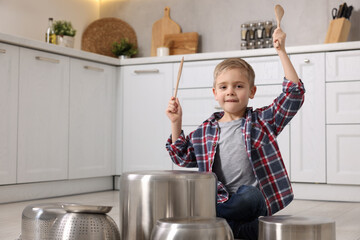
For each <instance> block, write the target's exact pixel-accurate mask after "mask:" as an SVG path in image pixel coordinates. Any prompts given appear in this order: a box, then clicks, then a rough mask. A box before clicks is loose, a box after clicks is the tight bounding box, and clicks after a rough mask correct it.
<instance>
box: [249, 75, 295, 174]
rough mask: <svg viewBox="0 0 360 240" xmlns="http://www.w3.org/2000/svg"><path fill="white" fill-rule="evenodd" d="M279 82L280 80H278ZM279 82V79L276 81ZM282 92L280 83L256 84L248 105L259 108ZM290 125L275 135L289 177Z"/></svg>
mask: <svg viewBox="0 0 360 240" xmlns="http://www.w3.org/2000/svg"><path fill="white" fill-rule="evenodd" d="M280 82H281V80H280ZM278 83H279V81H278ZM281 92H282V85H280V84H278V85H268V86H261V85H259V86H257V90H256V94H255V97H254V98H253V99H250V100H249V104H248V106H249V107H253V108H254V109H256V108H261V107H265V106H269V105H270V104H272V103H273V101H274V99H275V98H276V97H278V96H279V95H280V93H281ZM289 129H290V126H289V125H287V126H286V127H285V128H284V129H283V130H282V132H281V133H280V134H279V135H278V137H277V142H278V144H279V148H280V152H281V156H282V158H283V161H284V164H285V167H286V170H287V172H288V175H289V176H290V177H291V168H290V131H289Z"/></svg>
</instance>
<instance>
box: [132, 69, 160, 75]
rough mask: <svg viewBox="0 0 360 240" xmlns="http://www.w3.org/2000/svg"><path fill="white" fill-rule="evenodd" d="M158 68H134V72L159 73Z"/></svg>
mask: <svg viewBox="0 0 360 240" xmlns="http://www.w3.org/2000/svg"><path fill="white" fill-rule="evenodd" d="M159 72H160V71H159V69H149V70H135V71H134V73H136V74H143V73H159Z"/></svg>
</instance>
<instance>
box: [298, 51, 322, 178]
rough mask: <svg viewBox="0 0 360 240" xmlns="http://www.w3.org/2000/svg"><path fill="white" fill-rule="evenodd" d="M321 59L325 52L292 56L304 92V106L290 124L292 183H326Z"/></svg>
mask: <svg viewBox="0 0 360 240" xmlns="http://www.w3.org/2000/svg"><path fill="white" fill-rule="evenodd" d="M324 58H325V56H324V53H315V54H298V55H291V61H292V63H293V65H294V67H295V69H296V71H297V73H298V75H299V78H300V79H301V80H302V81H303V82H304V85H305V89H306V93H305V102H304V105H303V106H302V108H301V109H300V111H299V112H298V113H297V114H296V116H295V117H294V119H293V120H292V122H291V179H292V181H294V182H319V183H324V182H325V181H326V179H325V177H326V176H325V171H326V169H325V166H326V158H325V151H326V150H325V62H324Z"/></svg>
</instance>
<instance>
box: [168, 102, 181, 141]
mask: <svg viewBox="0 0 360 240" xmlns="http://www.w3.org/2000/svg"><path fill="white" fill-rule="evenodd" d="M166 115H167V116H168V118H169V119H170V121H171V136H172V137H171V139H172V142H173V143H174V142H175V141H176V140H177V139H178V138H179V136H180V134H181V125H182V109H181V106H180V102H179V99H178V98H176V99H175V98H174V97H171V99H170V101H169V105H168V108H167V109H166Z"/></svg>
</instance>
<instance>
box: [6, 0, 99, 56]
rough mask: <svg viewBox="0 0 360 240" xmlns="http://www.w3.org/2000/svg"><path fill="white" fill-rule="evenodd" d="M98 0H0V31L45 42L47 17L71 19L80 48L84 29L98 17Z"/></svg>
mask: <svg viewBox="0 0 360 240" xmlns="http://www.w3.org/2000/svg"><path fill="white" fill-rule="evenodd" d="M99 1H100V0H0V32H2V33H6V34H10V35H16V36H21V37H24V38H29V39H34V40H39V41H45V31H46V28H47V26H48V18H49V17H53V18H54V20H67V21H71V23H72V25H73V27H74V28H75V29H76V30H77V33H76V36H75V48H77V49H80V48H81V36H82V33H83V31H84V30H85V28H86V27H87V26H88V25H89V24H90V23H91V22H93V21H95V20H97V19H98V18H99V14H100V13H99V12H100V9H99V8H100V6H99Z"/></svg>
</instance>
